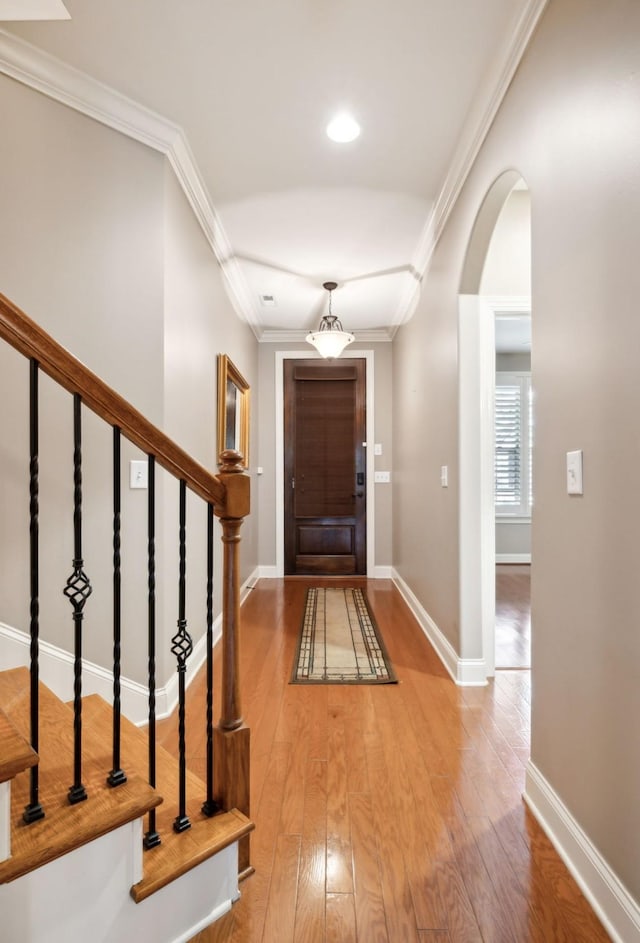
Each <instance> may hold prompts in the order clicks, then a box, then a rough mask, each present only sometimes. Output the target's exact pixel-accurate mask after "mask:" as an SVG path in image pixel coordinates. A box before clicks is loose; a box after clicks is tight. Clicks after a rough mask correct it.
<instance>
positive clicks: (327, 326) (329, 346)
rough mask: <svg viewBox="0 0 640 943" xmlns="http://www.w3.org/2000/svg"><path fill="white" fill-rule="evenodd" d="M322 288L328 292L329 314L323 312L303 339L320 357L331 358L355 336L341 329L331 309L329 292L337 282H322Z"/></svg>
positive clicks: (340, 351)
mask: <svg viewBox="0 0 640 943" xmlns="http://www.w3.org/2000/svg"><path fill="white" fill-rule="evenodd" d="M322 287H323V288H326V290H327V291H328V292H329V314H325V315H324V317H323V318H322V320H321V321H320V327H319V328H318V330H317V331H312V332H311V333H310V334H307V336H306V338H305V340H306V341H307V343H309V344H312V345H313V346H314V347H315V348H316V350H317V351H318V353H319V354H320V355H321V356H322V357H326V359H327V360H333V358H334V357H339V356H340V354H341V353H342V351H343V350H344V349H345V347H346V346H347V344H352V343H353V341H354V340H355V336H354V335H353V334H350V333H349V332H348V331H345V330H343V328H342V324H341V323H340V321H339V320H338V318H337V317H336V316H335V314H333V313H332V311H331V292H332V291H334V290H335V289H336V288H337V287H338V283H337V282H324V284H323V286H322Z"/></svg>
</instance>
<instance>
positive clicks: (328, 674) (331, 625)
mask: <svg viewBox="0 0 640 943" xmlns="http://www.w3.org/2000/svg"><path fill="white" fill-rule="evenodd" d="M291 682H292V684H390V683H395V682H397V678H396V677H395V675H394V673H393V668H392V667H391V663H390V662H389V659H388V657H387V653H386V651H385V648H384V643H383V641H382V638H381V637H380V633H379V631H378V627H377V625H376V623H375V621H374V619H373V616H372V615H371V612H370V611H369V606H368V605H367V600H366V597H365V594H364V593H363V591H362V590H361V589H336V588H333V587H330V588H322V589H318V588H313V589H308V590H307V600H306V604H305V611H304V618H303V620H302V626H301V629H300V641H299V644H298V652H297V655H296V660H295V663H294V668H293V674H292V677H291Z"/></svg>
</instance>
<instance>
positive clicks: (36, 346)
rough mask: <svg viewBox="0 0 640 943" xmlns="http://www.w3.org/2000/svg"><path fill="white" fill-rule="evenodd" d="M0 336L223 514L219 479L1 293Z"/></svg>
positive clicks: (223, 489) (223, 487) (224, 504)
mask: <svg viewBox="0 0 640 943" xmlns="http://www.w3.org/2000/svg"><path fill="white" fill-rule="evenodd" d="M0 337H1V338H2V339H3V340H5V341H6V342H7V343H8V344H10V345H11V346H12V347H14V348H15V349H16V350H17V351H19V352H20V353H21V354H23V355H24V356H25V357H28V358H29V359H31V358H33V359H35V360H37V361H38V364H39V365H40V369H41V370H42V371H43V372H44V373H46V374H47V375H48V376H50V377H51V378H52V379H54V380H55V381H56V382H57V383H59V384H60V385H61V386H63V387H64V388H65V389H66V390H68V391H69V392H70V393H79V394H80V396H81V397H82V402H83V403H84V404H85V405H86V406H88V407H89V409H91V410H93V412H94V413H97V415H98V416H100V417H101V418H102V419H104V420H105V421H106V422H108V423H109V424H110V425H112V426H118V427H119V428H120V430H121V432H122V435H124V436H125V438H127V439H128V440H129V441H130V442H133V444H134V445H137V446H138V447H139V448H140V449H142V451H143V452H145V453H146V454H147V455H155V458H156V461H157V462H158V464H159V465H161V466H162V467H163V468H165V469H166V470H167V471H168V472H170V473H171V474H172V475H174V476H175V477H176V478H178V479H182V480H183V481H185V482H186V485H187V487H188V488H190V489H191V491H194V492H195V493H196V494H198V495H200V497H201V498H203V499H204V500H205V501H208V502H211V503H212V504H213V505H214V508H215V513H216V515H217V516H221V515H224V514H225V513H226V507H227V487H226V485H225V483H224V482H223V481H222V480H221V479H220V478H218V477H217V476H216V475H212V474H211V472H209V471H207V469H206V468H204V467H203V466H202V465H200V464H199V463H198V462H196V461H194V459H193V458H191V456H190V455H188V454H187V452H185V451H183V449H181V448H180V447H179V446H178V445H176V444H175V442H173V441H172V440H171V439H170V438H169V437H168V436H166V435H165V434H164V433H163V432H161V431H160V429H158V428H157V427H156V426H154V425H153V423H151V422H149V420H148V419H146V418H145V417H144V416H143V415H142V413H139V412H138V411H137V410H136V409H134V408H133V406H131V405H130V404H129V403H127V401H126V400H125V399H123V397H122V396H119V394H118V393H116V392H115V391H114V390H112V389H111V387H110V386H108V385H107V384H106V383H105V382H104V381H103V380H101V379H100V377H98V376H96V375H95V373H92V372H91V370H89V368H88V367H86V366H85V365H84V364H83V363H81V362H80V361H79V360H77V359H76V358H75V357H74V356H73V355H72V354H70V353H69V351H68V350H66V349H65V348H64V347H62V345H61V344H58V343H57V342H56V341H54V340H53V338H52V337H50V336H49V335H48V334H47V333H46V331H44V330H43V329H42V328H41V327H40V326H39V325H38V324H36V323H35V321H32V320H31V318H29V317H28V316H27V315H26V314H25V313H24V312H23V311H21V310H20V308H18V307H17V306H16V305H14V304H13V303H12V302H11V301H9V299H8V298H5V296H4V295H2V294H0ZM247 512H248V508H247V509H246V510H245V513H247ZM238 516H244V515H238Z"/></svg>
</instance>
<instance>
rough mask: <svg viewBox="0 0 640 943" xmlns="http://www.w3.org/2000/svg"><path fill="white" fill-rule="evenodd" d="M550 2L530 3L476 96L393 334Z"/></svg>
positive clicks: (409, 311)
mask: <svg viewBox="0 0 640 943" xmlns="http://www.w3.org/2000/svg"><path fill="white" fill-rule="evenodd" d="M548 3H549V0H528V2H527V5H526V7H525V8H524V10H523V11H522V14H521V16H520V18H519V20H518V23H517V24H516V27H515V29H514V31H513V33H512V35H511V38H510V41H509V42H508V44H507V45H506V46H505V48H504V50H503V52H502V55H501V56H497V57H496V59H495V61H494V67H493V69H492V70H491V72H490V74H489V76H488V78H487V79H486V81H485V82H484V85H483V87H482V90H481V93H480V94H479V95H477V96H476V106H475V108H472V111H471V114H470V117H469V118H468V120H467V121H466V123H465V126H464V127H463V129H462V132H461V134H460V137H459V138H458V144H457V146H456V149H455V151H454V154H453V157H452V159H451V162H450V167H449V172H448V173H447V176H446V178H445V180H444V183H443V185H442V187H441V189H440V193H439V195H438V197H437V199H436V201H435V203H434V206H433V209H432V211H431V214H430V215H429V218H428V220H427V222H426V224H425V226H424V229H423V230H422V234H421V236H420V239H419V241H418V245H417V246H416V251H415V253H414V256H413V259H412V264H413V267H414V268H415V270H416V271H417V272H418V273H419V276H420V277H419V280H418V282H417V283H416V285H415V286H412V288H411V291H410V292H408V293H407V294H406V295H405V298H404V299H403V300H402V301H401V303H400V305H399V306H398V309H397V311H396V315H395V317H394V319H393V324H392V331H393V334H395V332H396V330H397V329H398V327H399V326H400V325H401V324H405V323H406V322H407V321H408V320H409V319H410V318H411V317H412V315H413V313H414V311H415V309H416V305H417V303H418V300H419V297H420V285H421V283H422V280H423V279H424V276H425V274H426V272H427V269H428V267H429V263H430V261H431V256H432V255H433V252H434V249H435V247H436V246H437V244H438V242H439V240H440V237H441V236H442V233H443V232H444V228H445V226H446V223H447V220H448V219H449V216H450V215H451V212H452V210H453V208H454V206H455V204H456V201H457V199H458V197H459V195H460V191H461V190H462V187H463V186H464V183H465V181H466V179H467V177H468V176H469V173H470V171H471V168H472V167H473V164H474V162H475V160H476V158H477V156H478V153H479V151H480V148H481V147H482V145H483V143H484V141H485V138H486V137H487V134H488V133H489V130H490V128H491V126H492V124H493V122H494V119H495V117H496V114H497V112H498V109H499V108H500V105H501V104H502V102H503V100H504V97H505V95H506V93H507V89H508V88H509V86H510V85H511V82H512V80H513V77H514V75H515V73H516V70H517V68H518V66H519V65H520V62H521V60H522V57H523V55H524V53H525V50H526V49H527V46H528V45H529V42H530V41H531V37H532V36H533V33H534V31H535V29H536V27H537V25H538V22H539V20H540V17H541V16H542V14H543V13H544V10H545V8H546V6H547V4H548Z"/></svg>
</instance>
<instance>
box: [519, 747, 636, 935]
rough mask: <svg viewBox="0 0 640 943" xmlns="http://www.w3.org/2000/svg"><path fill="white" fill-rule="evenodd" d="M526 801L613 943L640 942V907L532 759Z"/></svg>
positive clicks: (528, 768) (527, 781) (529, 766)
mask: <svg viewBox="0 0 640 943" xmlns="http://www.w3.org/2000/svg"><path fill="white" fill-rule="evenodd" d="M524 800H525V802H526V803H527V805H528V806H529V808H530V809H531V812H532V813H533V815H534V816H535V818H536V819H537V820H538V822H539V823H540V825H541V826H542V828H543V830H544V831H545V832H546V834H547V836H548V837H549V839H550V841H551V842H552V844H553V846H554V848H555V849H556V851H557V852H558V854H559V855H560V857H561V858H562V860H563V861H564V863H565V864H566V866H567V867H568V869H569V871H570V872H571V874H572V875H573V877H574V878H575V880H576V882H577V883H578V886H579V887H580V890H581V891H582V892H583V894H584V895H585V897H586V898H587V900H588V901H589V903H590V904H591V906H592V907H593V909H594V911H595V912H596V914H597V915H598V917H599V919H600V920H601V921H602V924H603V925H604V928H605V930H606V931H607V933H608V934H609V936H610V937H611V939H612V940H613V941H614V943H640V906H639V905H638V903H637V902H636V901H635V900H634V899H633V898H632V897H631V895H630V894H629V892H628V891H627V889H626V888H625V887H624V885H623V884H622V883H621V882H620V880H619V879H618V877H617V876H616V875H615V874H614V873H613V871H612V870H611V868H610V867H609V865H608V864H607V862H606V861H605V860H604V858H603V857H602V855H601V854H600V852H599V851H598V849H597V848H596V847H595V846H594V845H593V843H592V842H591V841H590V839H589V838H588V836H587V835H586V834H585V833H584V831H583V830H582V828H581V827H580V825H579V824H578V823H577V821H576V820H575V819H574V817H573V816H572V815H571V813H570V812H569V810H568V809H567V807H566V806H565V804H564V803H563V801H562V799H560V797H559V796H558V795H557V793H556V792H555V791H554V790H553V788H552V787H551V785H550V784H549V783H548V782H547V780H546V779H545V778H544V776H543V775H542V773H541V772H540V770H539V769H538V768H537V767H536V766H535V764H534V763H532V762H531V761H529V763H528V765H527V778H526V783H525V791H524Z"/></svg>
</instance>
